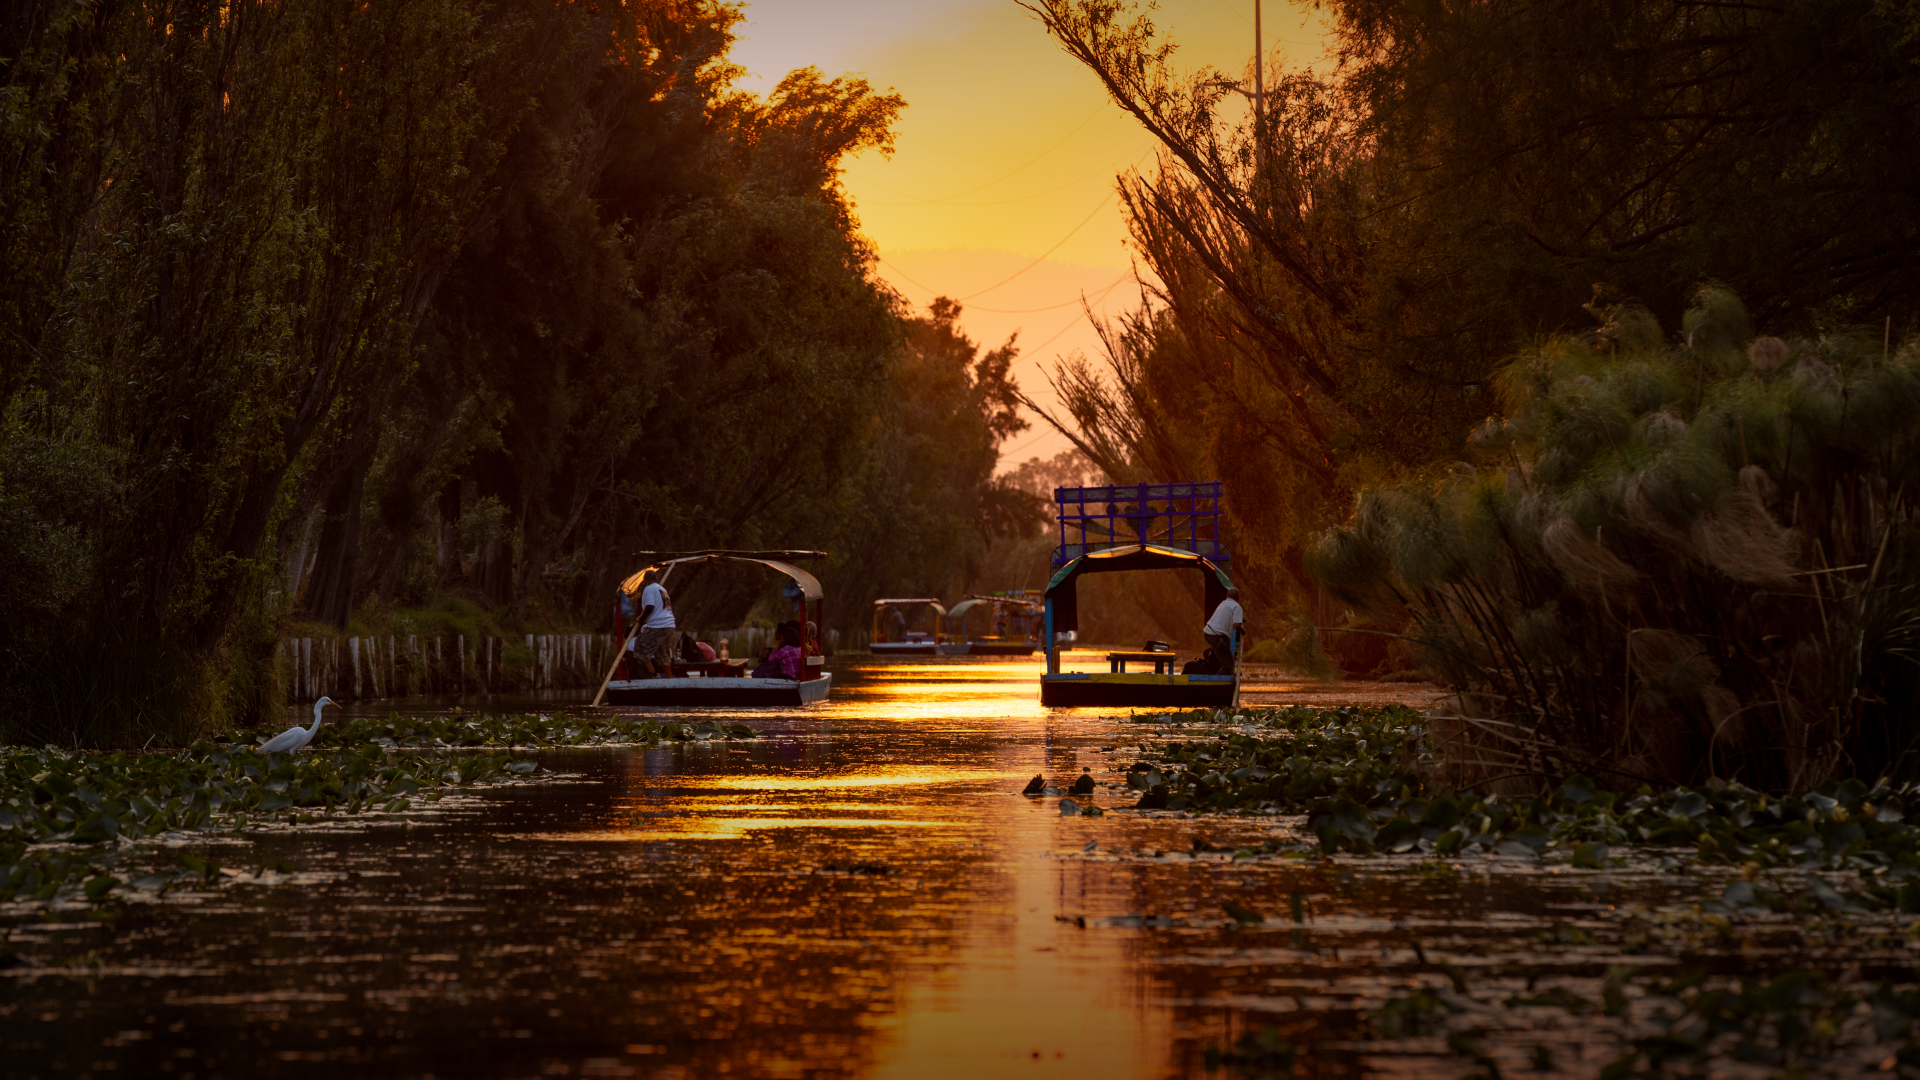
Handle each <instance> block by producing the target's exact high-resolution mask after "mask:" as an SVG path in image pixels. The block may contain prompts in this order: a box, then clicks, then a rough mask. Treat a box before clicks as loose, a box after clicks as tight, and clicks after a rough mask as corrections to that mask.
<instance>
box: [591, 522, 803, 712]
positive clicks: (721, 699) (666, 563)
mask: <svg viewBox="0 0 1920 1080" xmlns="http://www.w3.org/2000/svg"><path fill="white" fill-rule="evenodd" d="M639 554H640V555H642V556H648V557H651V560H652V561H651V562H649V563H648V565H647V566H645V567H643V568H642V569H640V570H639V571H637V572H635V573H634V574H632V575H631V576H629V577H628V578H627V579H626V580H624V581H622V582H621V583H620V589H621V591H623V592H625V593H626V594H627V595H629V596H633V597H636V598H637V597H638V596H639V593H640V589H641V584H642V581H643V580H644V579H645V577H646V574H647V571H648V570H658V571H659V572H660V580H661V583H662V584H665V583H666V581H667V579H668V577H669V576H671V575H672V573H673V571H674V570H675V569H677V568H679V567H683V566H695V565H699V564H702V563H712V562H740V563H757V564H759V565H761V566H765V567H767V568H768V569H771V570H774V571H777V572H779V573H781V574H785V575H786V576H787V577H788V578H790V579H791V580H792V582H793V584H794V586H797V587H798V589H799V599H800V606H801V610H802V611H803V612H805V611H806V608H807V605H808V604H812V605H813V611H812V615H811V618H812V621H813V624H814V625H815V626H824V625H826V599H825V593H824V592H823V591H822V590H821V588H820V580H819V579H818V578H816V577H814V576H813V575H812V574H810V573H808V572H806V571H805V570H802V569H800V568H799V567H797V566H795V565H793V563H794V562H795V561H798V560H806V559H824V558H826V553H825V552H823V551H717V550H710V551H688V552H654V551H643V552H640V553H639ZM639 633H640V627H639V626H637V625H636V626H635V627H634V628H633V630H632V631H631V632H629V633H628V634H627V635H626V637H625V644H623V645H622V646H621V647H620V652H619V655H618V656H617V657H616V658H615V660H614V662H613V666H612V667H611V668H608V669H607V677H606V679H604V680H603V681H602V682H601V684H600V692H599V693H598V694H596V695H595V696H594V699H593V703H594V704H595V705H602V704H606V705H615V706H643V707H644V706H656V705H657V706H672V707H685V706H703V705H710V706H723V707H728V708H734V707H742V706H745V707H768V706H771V707H780V706H797V705H811V704H814V703H815V702H819V701H825V700H826V699H827V695H828V694H830V693H831V692H832V691H833V673H832V672H830V671H828V670H826V660H825V658H824V657H819V656H809V657H807V658H806V666H805V667H804V668H803V669H802V674H801V677H800V678H798V679H755V678H750V677H749V676H748V675H747V661H745V660H731V661H715V662H713V663H705V664H674V665H673V671H672V677H670V678H653V679H645V678H635V677H633V676H635V675H637V674H638V672H632V671H624V670H623V669H624V668H626V667H627V666H628V664H627V655H628V651H629V650H630V649H632V647H633V639H634V638H635V637H637V636H639ZM616 676H625V677H618V678H617V677H616Z"/></svg>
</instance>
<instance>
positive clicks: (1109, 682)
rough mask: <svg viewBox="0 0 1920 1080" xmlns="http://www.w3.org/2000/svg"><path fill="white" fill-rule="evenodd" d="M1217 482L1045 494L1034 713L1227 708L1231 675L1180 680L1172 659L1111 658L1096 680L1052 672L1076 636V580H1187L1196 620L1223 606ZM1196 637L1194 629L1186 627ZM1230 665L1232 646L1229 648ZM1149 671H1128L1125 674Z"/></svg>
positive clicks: (1145, 655)
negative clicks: (1190, 576)
mask: <svg viewBox="0 0 1920 1080" xmlns="http://www.w3.org/2000/svg"><path fill="white" fill-rule="evenodd" d="M1220 488H1221V485H1220V484H1219V483H1218V482H1217V481H1213V482H1207V483H1195V484H1122V485H1116V486H1109V487H1077V488H1055V489H1054V493H1053V498H1054V502H1055V504H1056V505H1057V506H1058V508H1059V518H1060V546H1059V547H1058V548H1056V549H1055V551H1054V553H1053V565H1054V567H1055V568H1056V569H1055V571H1054V575H1053V578H1052V580H1050V581H1048V582H1047V591H1046V601H1045V603H1046V615H1045V620H1046V628H1045V633H1046V638H1045V641H1046V644H1047V670H1046V673H1045V674H1043V675H1041V676H1040V703H1041V704H1042V705H1060V706H1070V705H1097V706H1120V707H1136V708H1223V707H1226V706H1230V705H1232V704H1233V702H1234V691H1235V689H1236V688H1237V686H1238V675H1237V673H1234V672H1233V671H1231V665H1229V667H1230V670H1229V673H1227V674H1208V675H1203V674H1193V675H1187V674H1183V673H1181V671H1180V663H1179V661H1180V657H1179V656H1178V655H1177V654H1175V653H1172V652H1155V651H1146V650H1142V651H1140V652H1111V653H1107V654H1106V655H1105V657H1104V659H1105V660H1106V663H1107V670H1106V671H1085V672H1082V671H1062V670H1060V654H1061V651H1062V650H1061V646H1062V644H1063V640H1062V639H1063V637H1064V635H1066V634H1067V633H1068V632H1070V631H1077V630H1078V629H1079V626H1080V611H1079V596H1078V593H1077V592H1076V586H1077V585H1078V583H1079V581H1080V578H1081V577H1083V576H1084V575H1087V574H1107V573H1118V572H1121V571H1132V570H1193V571H1195V572H1197V573H1198V574H1199V575H1200V576H1201V579H1202V581H1203V582H1204V584H1205V597H1206V599H1205V605H1206V611H1205V613H1204V614H1203V615H1202V616H1201V617H1202V618H1203V619H1204V618H1205V617H1206V615H1210V614H1212V612H1213V609H1214V608H1216V607H1218V606H1219V605H1220V602H1221V601H1222V600H1225V599H1226V598H1227V590H1228V589H1230V588H1232V587H1233V580H1232V579H1231V578H1229V577H1228V576H1227V572H1226V570H1224V569H1223V568H1222V564H1223V563H1226V562H1227V561H1228V559H1229V556H1228V554H1227V549H1226V546H1225V545H1224V544H1223V543H1221V540H1220V514H1221V509H1220V494H1221V491H1220ZM1195 629H1196V630H1197V629H1198V627H1195ZM1233 650H1234V655H1235V656H1238V655H1239V652H1240V642H1239V641H1238V640H1236V641H1234V643H1233ZM1129 664H1133V665H1136V666H1146V665H1151V666H1152V670H1151V671H1129V670H1127V665H1129Z"/></svg>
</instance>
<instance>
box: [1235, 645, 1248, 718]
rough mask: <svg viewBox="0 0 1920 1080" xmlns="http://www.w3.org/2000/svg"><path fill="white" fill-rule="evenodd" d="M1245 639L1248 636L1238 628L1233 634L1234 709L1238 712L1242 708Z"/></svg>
mask: <svg viewBox="0 0 1920 1080" xmlns="http://www.w3.org/2000/svg"><path fill="white" fill-rule="evenodd" d="M1245 639H1246V634H1244V633H1242V632H1241V631H1240V630H1239V629H1237V628H1236V629H1235V630H1234V632H1233V707H1234V709H1236V710H1237V709H1239V708H1240V643H1241V642H1242V641H1244V640H1245Z"/></svg>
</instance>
